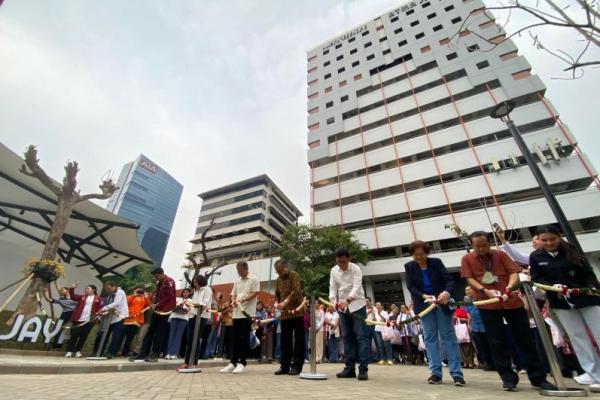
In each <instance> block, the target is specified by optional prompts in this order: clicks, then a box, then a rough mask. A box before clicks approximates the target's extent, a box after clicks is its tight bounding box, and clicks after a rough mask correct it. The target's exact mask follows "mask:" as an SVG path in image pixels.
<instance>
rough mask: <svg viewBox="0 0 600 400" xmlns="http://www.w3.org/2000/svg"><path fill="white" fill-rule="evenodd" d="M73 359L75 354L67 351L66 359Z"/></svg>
mask: <svg viewBox="0 0 600 400" xmlns="http://www.w3.org/2000/svg"><path fill="white" fill-rule="evenodd" d="M71 357H73V353H71V352H70V351H67V354H65V358H71Z"/></svg>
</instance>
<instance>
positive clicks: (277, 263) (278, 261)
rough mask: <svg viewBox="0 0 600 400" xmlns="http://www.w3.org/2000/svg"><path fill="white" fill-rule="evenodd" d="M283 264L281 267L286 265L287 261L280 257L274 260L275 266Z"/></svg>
mask: <svg viewBox="0 0 600 400" xmlns="http://www.w3.org/2000/svg"><path fill="white" fill-rule="evenodd" d="M280 265H281V266H283V267H287V266H288V265H287V261H285V260H284V259H283V258H280V259H279V260H277V261H275V267H278V266H280Z"/></svg>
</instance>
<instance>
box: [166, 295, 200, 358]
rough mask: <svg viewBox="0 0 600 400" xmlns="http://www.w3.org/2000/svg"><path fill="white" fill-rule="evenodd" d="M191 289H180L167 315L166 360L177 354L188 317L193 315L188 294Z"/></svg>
mask: <svg viewBox="0 0 600 400" xmlns="http://www.w3.org/2000/svg"><path fill="white" fill-rule="evenodd" d="M191 295H192V289H189V288H185V289H183V290H182V291H181V297H178V298H177V302H176V305H175V309H174V310H173V312H172V313H171V315H170V316H169V342H168V343H169V344H168V346H167V355H166V357H165V358H166V359H167V360H175V359H177V358H178V356H179V350H180V348H181V339H183V334H184V333H185V331H186V329H187V325H188V321H189V319H190V318H192V317H193V316H194V307H192V306H191V304H189V303H190V301H189V299H190V296H191Z"/></svg>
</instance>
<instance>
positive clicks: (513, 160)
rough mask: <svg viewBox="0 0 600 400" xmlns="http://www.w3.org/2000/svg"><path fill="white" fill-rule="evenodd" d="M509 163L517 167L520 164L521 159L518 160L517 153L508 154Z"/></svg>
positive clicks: (512, 166)
mask: <svg viewBox="0 0 600 400" xmlns="http://www.w3.org/2000/svg"><path fill="white" fill-rule="evenodd" d="M508 165H509V166H510V167H511V168H517V167H518V166H519V161H517V156H516V155H515V153H510V154H509V155H508Z"/></svg>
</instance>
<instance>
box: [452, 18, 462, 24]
mask: <svg viewBox="0 0 600 400" xmlns="http://www.w3.org/2000/svg"><path fill="white" fill-rule="evenodd" d="M460 21H462V18H461V17H456V18H453V19H452V23H453V24H458V23H459V22H460Z"/></svg>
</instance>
